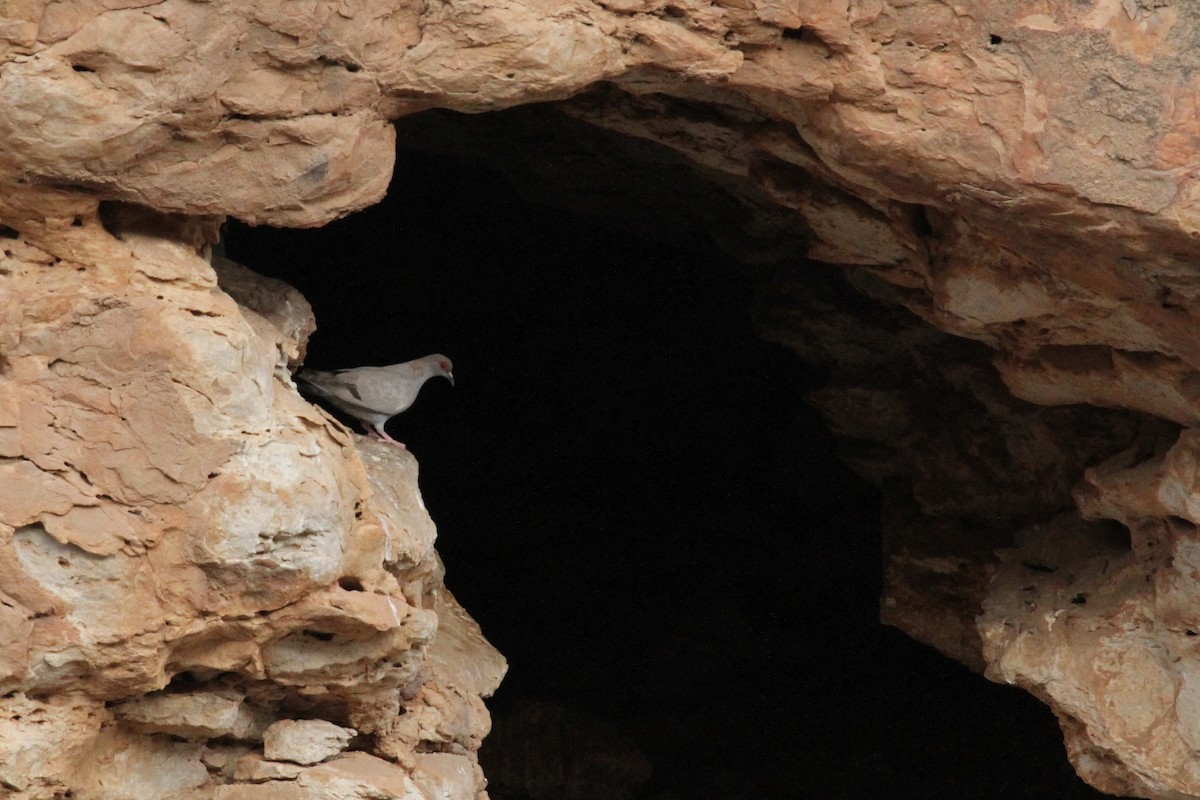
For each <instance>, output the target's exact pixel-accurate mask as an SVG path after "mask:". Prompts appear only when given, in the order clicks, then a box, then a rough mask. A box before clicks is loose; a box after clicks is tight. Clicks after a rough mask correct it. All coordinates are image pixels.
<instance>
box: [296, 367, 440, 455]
mask: <svg viewBox="0 0 1200 800" xmlns="http://www.w3.org/2000/svg"><path fill="white" fill-rule="evenodd" d="M453 367H454V365H453V364H451V363H450V359H448V358H446V357H445V356H444V355H442V354H440V353H434V354H433V355H429V356H425V357H424V358H418V359H414V360H413V361H406V362H404V363H403V364H392V365H390V366H386V367H355V368H353V369H339V370H335V371H333V372H324V371H321V370H316V369H302V370H300V371H299V372H298V373H296V379H297V380H299V381H301V382H302V383H303V384H305V386H306V387H307V388H308V389H309V390H310V391H311V393H312V394H314V395H316V396H317V397H319V398H321V399H323V400H325V401H327V402H328V403H329V404H330V405H332V406H334V407H336V408H339V409H341V410H342V411H344V412H346V413H347V414H349V415H350V416H352V417H354V418H355V419H357V420H360V421H361V422H362V423H363V424H364V426H366V427H367V432H368V433H371V434H372V435H375V434H378V436H379V438H381V439H383V440H384V441H387V442H391V443H392V444H400V442H397V441H396V440H395V439H393V438H392V437H390V436H388V435H387V431H385V430H384V429H383V426H384V424H385V423H386V422H387V421H388V420H389V419H391V418H392V417H394V416H396V415H397V414H399V413H401V412H402V411H404V410H406V409H407V408H408V407H409V406H411V405H412V404H413V402H414V401H415V400H416V399H417V394H418V393H419V392H420V391H421V387H422V386H423V385H424V384H425V381H427V380H429V379H430V378H436V377H438V376H439V375H440V376H441V377H443V378H445V379H446V380H448V381H450V384H451V385H453V384H454V374H453V373H452V372H451V370H452V369H453ZM401 446H403V445H401Z"/></svg>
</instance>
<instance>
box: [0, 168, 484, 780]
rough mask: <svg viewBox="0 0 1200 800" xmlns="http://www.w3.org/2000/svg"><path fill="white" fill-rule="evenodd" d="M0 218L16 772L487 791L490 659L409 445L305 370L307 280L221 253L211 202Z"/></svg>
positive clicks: (6, 649)
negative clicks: (355, 423)
mask: <svg viewBox="0 0 1200 800" xmlns="http://www.w3.org/2000/svg"><path fill="white" fill-rule="evenodd" d="M0 220H2V224H3V225H4V226H5V228H4V230H5V231H7V234H6V236H5V237H4V238H3V239H0V254H2V256H0V285H2V286H3V294H2V296H3V298H4V307H3V308H4V311H3V314H2V315H0V342H3V357H4V360H3V372H2V373H0V447H2V448H3V452H2V453H0V456H2V459H0V565H2V566H0V631H3V643H4V644H3V648H2V649H0V653H2V655H0V786H2V787H3V788H4V794H5V796H7V797H14V798H55V797H69V796H74V797H88V798H128V797H156V798H183V797H188V798H200V797H212V798H305V797H311V798H317V797H328V796H330V794H329V792H330V791H332V789H331V788H330V787H333V786H337V787H338V789H337V791H338V792H340V794H339V795H338V796H346V797H384V796H386V797H397V798H400V797H403V798H429V797H439V798H449V797H455V798H473V797H476V796H477V795H480V794H482V793H483V787H484V781H483V777H482V774H481V773H480V771H479V768H478V765H477V761H476V755H475V754H476V751H477V750H478V747H479V744H480V742H481V739H482V737H483V736H484V735H485V734H486V733H487V730H488V716H487V712H486V710H485V709H484V707H483V705H482V701H481V697H482V696H485V695H488V694H490V693H491V692H492V691H493V690H494V689H495V687H496V685H497V684H498V682H499V680H500V677H501V676H502V675H503V672H504V662H503V659H502V658H501V657H500V656H499V654H498V653H496V652H495V651H494V650H493V649H492V648H491V647H490V646H489V645H488V644H487V642H486V641H485V640H484V639H483V637H482V636H481V635H480V632H479V630H478V628H477V627H476V626H475V625H474V623H473V622H472V621H471V619H470V618H469V617H468V616H467V615H466V614H465V613H464V612H463V611H462V610H461V609H460V608H459V607H458V606H457V604H456V603H455V602H454V598H453V597H452V596H451V595H450V594H449V593H448V591H447V590H446V589H445V588H444V587H443V586H442V569H441V565H440V562H439V561H438V558H437V554H436V553H435V551H434V550H433V541H434V536H435V529H434V526H433V523H432V521H431V520H430V518H429V515H428V514H427V513H426V511H425V508H424V506H423V504H422V503H421V498H420V495H419V493H418V490H417V474H416V464H415V462H414V460H413V458H412V457H411V456H410V455H409V454H408V453H406V452H404V451H401V450H400V449H398V448H393V447H390V446H384V445H378V446H376V445H374V444H372V443H370V442H367V441H365V440H364V441H359V442H358V443H357V444H356V443H355V439H356V438H358V437H355V436H354V435H353V434H350V433H348V432H347V431H346V430H345V429H344V428H342V427H341V426H340V425H339V424H338V423H336V422H334V421H332V420H331V419H330V418H328V417H327V416H325V415H324V414H323V413H322V412H320V411H318V410H317V409H316V408H315V407H313V406H312V405H310V404H309V403H307V402H306V401H304V400H303V399H301V398H300V397H299V395H297V394H296V392H295V388H294V385H293V384H292V382H291V379H290V373H289V366H292V365H294V364H295V362H296V360H297V359H298V358H299V357H300V355H301V353H302V352H303V349H304V344H305V340H306V338H307V336H308V334H309V333H311V331H312V330H313V320H312V313H311V311H310V309H309V306H308V304H307V303H306V302H305V301H304V299H303V298H302V297H300V296H299V294H297V293H296V292H295V291H294V290H291V289H289V288H288V287H287V286H285V285H283V284H281V283H279V282H278V281H270V280H267V279H261V278H258V277H257V276H255V275H254V274H253V273H251V272H250V271H249V270H246V269H245V268H243V267H240V266H239V265H236V264H234V263H232V262H229V261H225V260H224V259H221V258H220V257H217V258H216V259H215V260H216V265H215V266H216V269H214V265H212V264H210V257H209V245H210V244H211V243H212V241H213V240H214V238H215V234H216V221H215V220H213V219H212V218H205V217H167V216H163V215H159V214H155V213H150V212H145V211H140V210H136V209H131V208H124V207H120V206H112V205H101V204H100V203H98V202H97V201H96V200H94V199H87V198H84V197H82V196H80V195H78V194H62V193H54V192H51V191H50V190H47V189H44V188H39V189H36V190H34V189H25V190H13V191H11V192H10V193H9V194H7V195H5V196H4V197H0ZM234 298H237V299H236V300H235V299H234ZM334 723H336V724H334Z"/></svg>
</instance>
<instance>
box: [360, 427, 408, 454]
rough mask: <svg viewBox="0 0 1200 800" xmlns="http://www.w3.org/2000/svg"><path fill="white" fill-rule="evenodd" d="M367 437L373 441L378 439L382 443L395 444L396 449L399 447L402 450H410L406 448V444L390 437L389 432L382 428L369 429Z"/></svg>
mask: <svg viewBox="0 0 1200 800" xmlns="http://www.w3.org/2000/svg"><path fill="white" fill-rule="evenodd" d="M367 435H368V436H370V437H371V438H372V439H378V440H379V441H381V442H387V443H388V444H394V445H396V447H399V448H400V449H401V450H407V449H408V448H407V447H405V445H404V442H398V441H396V440H395V439H393V438H392V437H390V436H388V433H387V431H385V430H383V429H381V428H367Z"/></svg>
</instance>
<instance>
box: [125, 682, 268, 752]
mask: <svg viewBox="0 0 1200 800" xmlns="http://www.w3.org/2000/svg"><path fill="white" fill-rule="evenodd" d="M245 699H246V698H245V696H244V695H243V694H242V693H241V692H238V691H235V690H231V689H217V690H214V691H194V692H187V693H182V694H175V693H162V692H156V693H153V694H148V695H146V696H144V697H139V698H137V699H134V700H130V701H128V702H125V703H121V704H120V705H118V706H115V707H114V708H113V714H114V716H116V718H117V719H119V720H121V721H122V722H124V723H125V724H126V725H128V726H129V727H131V728H133V729H135V730H138V731H141V732H143V733H166V734H170V735H172V736H178V737H180V738H183V739H202V740H203V739H217V738H221V737H228V738H232V739H249V740H255V741H261V740H262V737H263V733H264V731H265V730H269V729H268V728H267V725H268V724H270V722H271V720H270V717H268V716H267V714H265V713H264V712H263V711H261V710H259V709H253V708H250V707H249V706H247V704H246V702H245Z"/></svg>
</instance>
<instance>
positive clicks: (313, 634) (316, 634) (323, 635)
mask: <svg viewBox="0 0 1200 800" xmlns="http://www.w3.org/2000/svg"><path fill="white" fill-rule="evenodd" d="M304 635H305V636H308V637H310V638H313V639H316V640H317V641H318V642H328V641H331V640H332V639H333V634H332V633H327V632H325V631H312V630H306V631H305V632H304Z"/></svg>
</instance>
